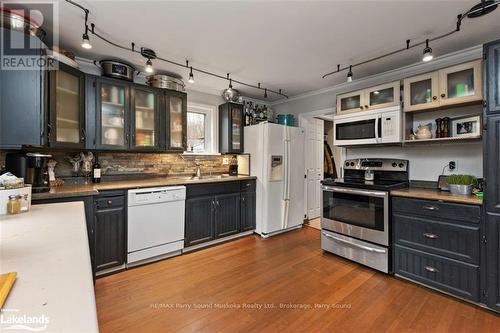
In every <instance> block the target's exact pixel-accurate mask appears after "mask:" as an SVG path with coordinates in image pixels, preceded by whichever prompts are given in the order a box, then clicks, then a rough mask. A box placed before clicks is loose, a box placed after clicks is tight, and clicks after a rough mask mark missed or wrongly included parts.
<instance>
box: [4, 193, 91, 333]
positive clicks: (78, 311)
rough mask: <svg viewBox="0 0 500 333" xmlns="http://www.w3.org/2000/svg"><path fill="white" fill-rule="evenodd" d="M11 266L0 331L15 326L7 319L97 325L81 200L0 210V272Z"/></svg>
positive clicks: (54, 328)
mask: <svg viewBox="0 0 500 333" xmlns="http://www.w3.org/2000/svg"><path fill="white" fill-rule="evenodd" d="M12 271H15V272H17V279H16V282H15V283H14V286H13V288H12V290H11V292H10V294H9V296H8V297H7V301H6V302H5V304H4V306H3V309H2V314H1V315H2V316H1V318H0V319H1V320H0V331H4V332H9V331H11V332H15V331H17V330H15V329H13V330H7V329H6V328H7V327H9V326H11V325H25V326H28V327H31V328H38V329H40V328H43V327H44V326H45V325H46V329H40V331H43V332H98V331H99V329H98V325H97V313H96V306H95V297H94V284H93V280H92V268H91V263H90V254H89V246H88V239H87V227H86V221H85V210H84V205H83V202H70V203H56V204H45V205H36V206H31V211H30V212H28V213H23V214H19V215H11V216H1V217H0V273H7V272H12ZM35 317H36V318H35ZM13 319H17V320H18V322H16V323H12V320H13ZM33 320H37V321H38V323H32V322H31V323H30V321H33ZM23 321H24V322H23ZM21 331H23V330H21ZM24 331H26V330H24Z"/></svg>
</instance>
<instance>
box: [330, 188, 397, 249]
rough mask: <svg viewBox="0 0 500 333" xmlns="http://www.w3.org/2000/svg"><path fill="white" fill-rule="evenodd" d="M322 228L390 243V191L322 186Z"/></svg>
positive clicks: (378, 242) (370, 240)
mask: <svg viewBox="0 0 500 333" xmlns="http://www.w3.org/2000/svg"><path fill="white" fill-rule="evenodd" d="M322 190H323V199H322V201H321V211H322V213H321V214H322V215H321V228H322V229H326V230H330V231H333V232H337V233H340V234H343V235H346V236H351V237H354V238H358V239H362V240H365V241H368V242H372V243H376V244H380V245H385V246H389V193H388V192H384V191H372V190H364V189H355V188H346V187H336V186H322Z"/></svg>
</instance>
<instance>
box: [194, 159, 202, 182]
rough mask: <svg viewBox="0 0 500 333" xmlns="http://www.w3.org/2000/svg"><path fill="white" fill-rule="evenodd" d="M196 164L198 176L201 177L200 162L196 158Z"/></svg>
mask: <svg viewBox="0 0 500 333" xmlns="http://www.w3.org/2000/svg"><path fill="white" fill-rule="evenodd" d="M194 165H196V175H195V176H196V178H201V168H200V162H199V161H197V160H195V161H194Z"/></svg>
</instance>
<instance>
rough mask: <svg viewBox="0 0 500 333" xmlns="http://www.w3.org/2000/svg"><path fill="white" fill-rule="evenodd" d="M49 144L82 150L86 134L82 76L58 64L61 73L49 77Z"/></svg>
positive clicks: (58, 71)
mask: <svg viewBox="0 0 500 333" xmlns="http://www.w3.org/2000/svg"><path fill="white" fill-rule="evenodd" d="M49 80H50V89H51V94H50V106H51V107H50V123H49V131H50V140H49V145H50V146H52V147H83V145H84V144H85V130H84V128H85V127H84V119H85V118H84V113H85V104H84V98H85V93H84V89H85V88H84V86H85V79H84V75H83V73H81V72H79V71H78V70H76V69H73V68H70V67H68V66H65V65H64V64H59V69H58V70H54V71H52V72H51V73H50V79H49Z"/></svg>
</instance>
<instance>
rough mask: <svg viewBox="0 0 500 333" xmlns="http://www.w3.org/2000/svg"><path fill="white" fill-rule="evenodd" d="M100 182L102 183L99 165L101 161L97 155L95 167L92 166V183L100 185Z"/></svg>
mask: <svg viewBox="0 0 500 333" xmlns="http://www.w3.org/2000/svg"><path fill="white" fill-rule="evenodd" d="M100 182H101V165H100V164H99V160H98V158H97V154H96V155H95V160H94V165H93V166H92V183H100Z"/></svg>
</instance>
